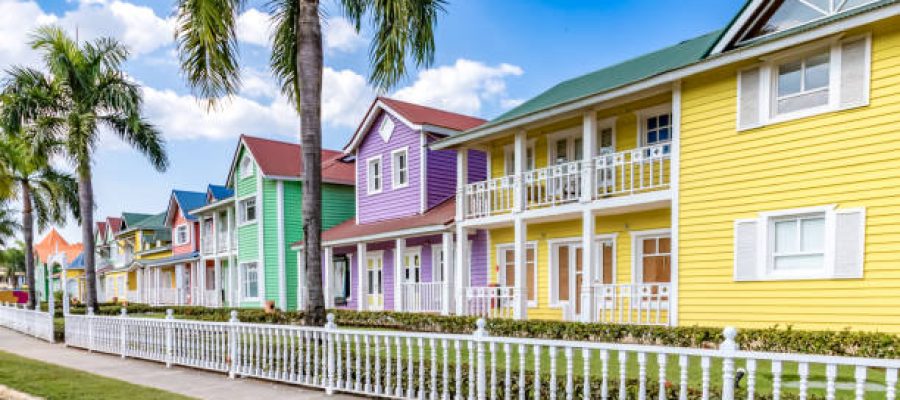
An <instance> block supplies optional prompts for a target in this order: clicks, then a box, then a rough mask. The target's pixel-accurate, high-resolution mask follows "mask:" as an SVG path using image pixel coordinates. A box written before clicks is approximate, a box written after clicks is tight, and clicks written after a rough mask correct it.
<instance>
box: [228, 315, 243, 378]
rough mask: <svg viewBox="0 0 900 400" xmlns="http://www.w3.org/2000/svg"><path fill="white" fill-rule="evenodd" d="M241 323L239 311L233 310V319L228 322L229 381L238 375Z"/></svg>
mask: <svg viewBox="0 0 900 400" xmlns="http://www.w3.org/2000/svg"><path fill="white" fill-rule="evenodd" d="M240 322H241V321H240V320H238V312H237V310H231V319H229V320H228V358H229V365H228V379H234V377H235V375H237V365H238V361H237V355H238V323H240Z"/></svg>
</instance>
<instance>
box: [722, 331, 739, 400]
mask: <svg viewBox="0 0 900 400" xmlns="http://www.w3.org/2000/svg"><path fill="white" fill-rule="evenodd" d="M723 333H724V335H725V341H723V342H722V344H720V345H719V351H720V352H722V400H734V386H735V379H734V352H736V351H737V350H738V345H737V342H735V341H734V338H735V337H736V336H737V329H735V328H734V327H732V326H729V327H726V328H725V330H724V331H723Z"/></svg>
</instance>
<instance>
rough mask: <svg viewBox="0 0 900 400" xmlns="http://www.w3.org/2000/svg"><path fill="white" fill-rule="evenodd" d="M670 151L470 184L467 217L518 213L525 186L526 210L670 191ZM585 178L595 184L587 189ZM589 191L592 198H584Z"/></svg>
mask: <svg viewBox="0 0 900 400" xmlns="http://www.w3.org/2000/svg"><path fill="white" fill-rule="evenodd" d="M669 150H670V145H669V144H660V145H654V146H646V147H639V148H636V149H632V150H627V151H621V152H618V153H612V154H605V155H601V156H597V157H595V158H593V159H592V160H587V161H573V162H568V163H564V164H558V165H552V166H549V167H544V168H538V169H534V170H531V171H526V172H524V173H523V174H521V175H518V176H516V175H508V176H503V177H499V178H493V179H489V180H485V181H480V182H475V183H471V184H468V185H466V186H465V187H464V188H463V190H462V191H463V193H462V195H461V198H462V199H463V207H464V209H463V215H464V216H465V218H467V219H471V218H484V217H490V216H495V215H502V214H508V213H511V212H513V211H514V210H515V207H516V201H515V198H516V192H517V190H518V188H519V186H520V185H522V187H521V189H522V193H523V194H522V196H523V202H524V207H523V209H524V210H535V209H541V208H548V207H554V206H558V205H563V204H569V203H576V202H578V201H580V200H581V199H582V198H589V199H590V200H602V199H608V198H614V197H625V196H633V195H636V194H640V193H647V192H652V191H660V190H665V189H668V188H669V184H670V158H671V156H670V151H669ZM585 180H587V181H589V182H590V183H591V184H590V186H588V187H585V185H584V184H583V183H584V181H585ZM585 190H589V191H588V194H589V195H590V196H583V194H584V191H585Z"/></svg>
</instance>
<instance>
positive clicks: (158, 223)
mask: <svg viewBox="0 0 900 400" xmlns="http://www.w3.org/2000/svg"><path fill="white" fill-rule="evenodd" d="M128 228H129V229H131V228H142V229H166V213H165V212H162V213H159V214H156V215H149V216H147V218H144V219H142V220H140V221H138V222H136V223H135V224H134V225H129V226H128Z"/></svg>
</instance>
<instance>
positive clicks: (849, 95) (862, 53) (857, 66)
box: [840, 38, 869, 107]
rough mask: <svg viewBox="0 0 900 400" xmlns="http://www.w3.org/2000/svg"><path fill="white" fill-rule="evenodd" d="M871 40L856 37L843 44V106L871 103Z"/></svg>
mask: <svg viewBox="0 0 900 400" xmlns="http://www.w3.org/2000/svg"><path fill="white" fill-rule="evenodd" d="M868 45H869V41H868V39H867V38H861V39H856V40H853V41H849V42H844V43H842V44H841V93H840V95H841V107H856V106H863V105H866V104H868V103H869V93H868V87H869V82H868V81H867V80H868V69H869V65H868V63H867V61H868V60H867V58H868V57H867V56H866V54H867V53H868V51H867V50H868V48H867V47H868Z"/></svg>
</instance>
